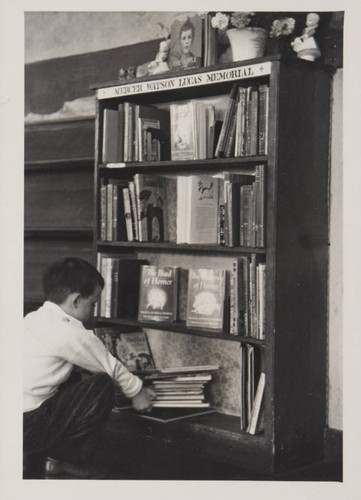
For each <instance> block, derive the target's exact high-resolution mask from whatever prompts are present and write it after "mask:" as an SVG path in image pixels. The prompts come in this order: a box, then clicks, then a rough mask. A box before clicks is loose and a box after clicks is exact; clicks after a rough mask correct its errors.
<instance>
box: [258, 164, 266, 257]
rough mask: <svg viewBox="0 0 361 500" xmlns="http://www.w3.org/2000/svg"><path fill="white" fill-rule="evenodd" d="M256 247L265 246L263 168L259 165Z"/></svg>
mask: <svg viewBox="0 0 361 500" xmlns="http://www.w3.org/2000/svg"><path fill="white" fill-rule="evenodd" d="M258 168H259V210H258V214H259V216H258V246H259V247H261V248H263V247H264V246H265V189H266V185H265V166H264V165H259V166H258Z"/></svg>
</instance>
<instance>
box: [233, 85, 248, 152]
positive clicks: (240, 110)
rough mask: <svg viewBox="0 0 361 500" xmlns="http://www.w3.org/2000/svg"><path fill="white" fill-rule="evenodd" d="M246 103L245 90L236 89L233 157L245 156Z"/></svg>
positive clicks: (242, 88)
mask: <svg viewBox="0 0 361 500" xmlns="http://www.w3.org/2000/svg"><path fill="white" fill-rule="evenodd" d="M246 101H247V89H246V88H245V87H239V88H238V102H237V119H236V132H235V135H236V139H235V151H234V156H235V157H239V156H245V155H246V153H245V134H246Z"/></svg>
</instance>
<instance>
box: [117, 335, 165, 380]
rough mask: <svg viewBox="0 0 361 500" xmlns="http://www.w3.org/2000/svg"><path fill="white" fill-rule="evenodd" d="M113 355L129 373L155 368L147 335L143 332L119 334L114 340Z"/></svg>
mask: <svg viewBox="0 0 361 500" xmlns="http://www.w3.org/2000/svg"><path fill="white" fill-rule="evenodd" d="M115 353H116V356H117V358H118V359H119V360H120V361H121V362H122V363H123V364H124V365H125V366H126V367H127V368H128V370H130V371H131V372H137V373H138V372H144V371H147V370H150V369H154V368H155V365H154V359H153V356H152V353H151V350H150V347H149V343H148V338H147V334H146V333H145V332H143V331H139V332H129V333H119V335H118V337H117V338H116V340H115Z"/></svg>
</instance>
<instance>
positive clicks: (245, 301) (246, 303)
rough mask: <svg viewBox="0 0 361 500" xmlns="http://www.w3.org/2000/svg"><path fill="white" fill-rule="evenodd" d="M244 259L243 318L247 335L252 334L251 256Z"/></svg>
mask: <svg viewBox="0 0 361 500" xmlns="http://www.w3.org/2000/svg"><path fill="white" fill-rule="evenodd" d="M241 259H242V273H243V293H242V299H243V300H242V303H243V311H244V312H243V320H244V333H245V335H246V337H248V336H250V299H249V295H250V293H249V257H246V256H243V257H241Z"/></svg>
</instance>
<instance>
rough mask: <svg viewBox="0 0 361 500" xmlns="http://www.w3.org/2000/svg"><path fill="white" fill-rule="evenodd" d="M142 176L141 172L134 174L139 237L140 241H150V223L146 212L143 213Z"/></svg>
mask: <svg viewBox="0 0 361 500" xmlns="http://www.w3.org/2000/svg"><path fill="white" fill-rule="evenodd" d="M141 179H142V177H141V176H140V175H139V174H136V175H135V176H134V186H135V198H136V213H137V218H138V220H137V224H138V237H139V241H148V223H147V217H146V214H145V213H142V202H141V190H142V186H141V182H142V180H141Z"/></svg>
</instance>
